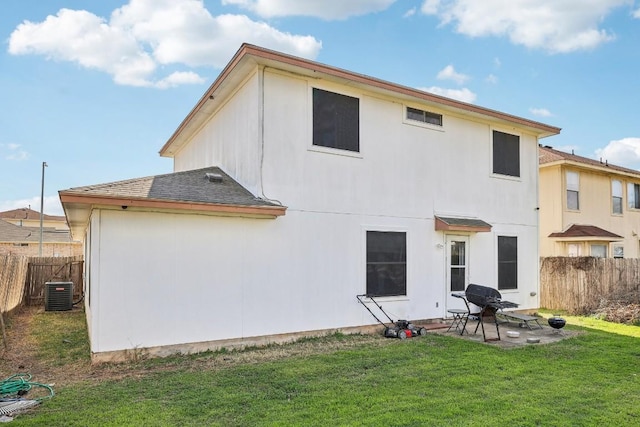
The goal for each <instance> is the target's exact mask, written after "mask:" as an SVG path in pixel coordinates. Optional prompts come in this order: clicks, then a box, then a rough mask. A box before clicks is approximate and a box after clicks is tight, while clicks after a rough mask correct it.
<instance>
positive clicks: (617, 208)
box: [611, 179, 622, 214]
mask: <svg viewBox="0 0 640 427" xmlns="http://www.w3.org/2000/svg"><path fill="white" fill-rule="evenodd" d="M611 196H612V204H613V205H612V207H613V213H614V214H621V213H622V182H621V181H618V180H617V179H614V180H613V181H611Z"/></svg>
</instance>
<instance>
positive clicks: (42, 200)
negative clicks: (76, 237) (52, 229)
mask: <svg viewBox="0 0 640 427" xmlns="http://www.w3.org/2000/svg"><path fill="white" fill-rule="evenodd" d="M46 167H47V162H42V185H41V186H40V247H39V249H38V256H40V257H41V256H42V219H43V218H42V217H43V216H44V212H43V211H44V168H46Z"/></svg>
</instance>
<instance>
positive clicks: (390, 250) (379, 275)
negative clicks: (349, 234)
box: [367, 231, 407, 296]
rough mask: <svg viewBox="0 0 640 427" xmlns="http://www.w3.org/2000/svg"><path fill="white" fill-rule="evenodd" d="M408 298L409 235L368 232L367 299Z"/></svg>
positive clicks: (389, 232)
mask: <svg viewBox="0 0 640 427" xmlns="http://www.w3.org/2000/svg"><path fill="white" fill-rule="evenodd" d="M406 294H407V233H404V232H395V231H367V295H371V296H396V295H406Z"/></svg>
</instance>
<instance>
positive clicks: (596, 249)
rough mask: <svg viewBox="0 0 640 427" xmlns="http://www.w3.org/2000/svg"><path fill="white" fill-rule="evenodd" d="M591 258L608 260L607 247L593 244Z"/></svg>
mask: <svg viewBox="0 0 640 427" xmlns="http://www.w3.org/2000/svg"><path fill="white" fill-rule="evenodd" d="M591 256H593V257H596V258H606V257H607V245H601V244H592V245H591Z"/></svg>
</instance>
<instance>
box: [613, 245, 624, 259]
mask: <svg viewBox="0 0 640 427" xmlns="http://www.w3.org/2000/svg"><path fill="white" fill-rule="evenodd" d="M613 257H614V258H624V246H622V245H613Z"/></svg>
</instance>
